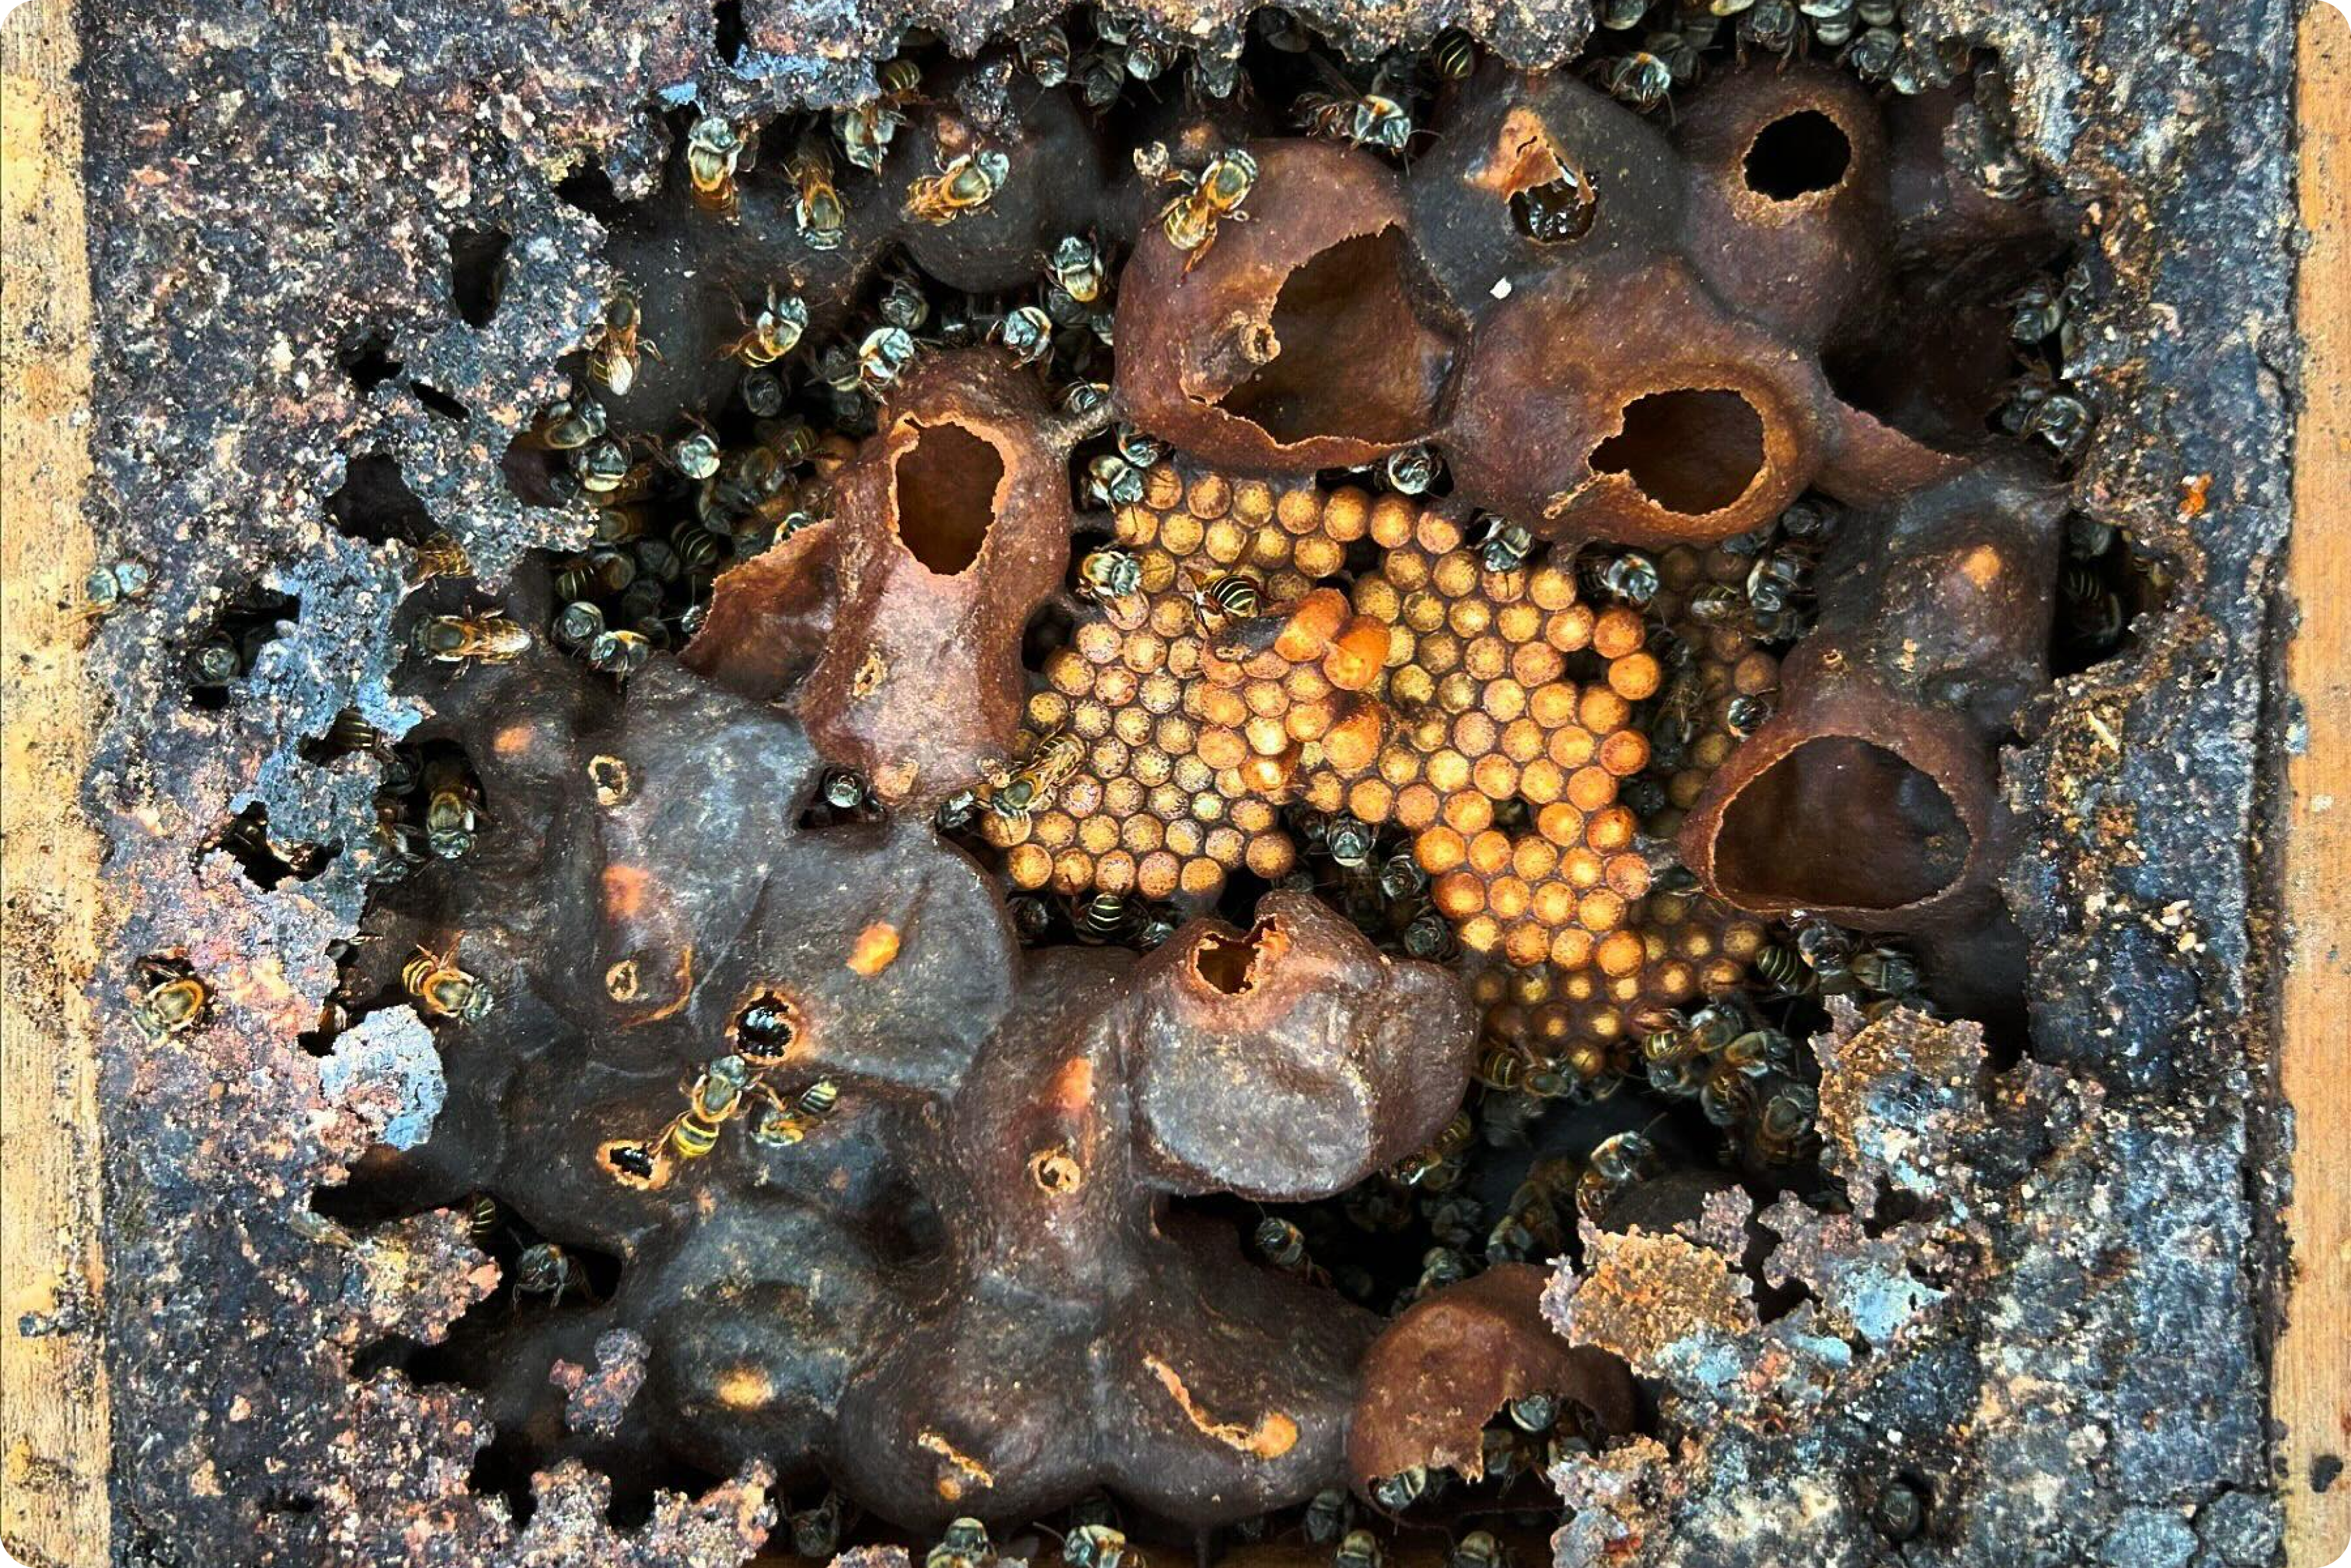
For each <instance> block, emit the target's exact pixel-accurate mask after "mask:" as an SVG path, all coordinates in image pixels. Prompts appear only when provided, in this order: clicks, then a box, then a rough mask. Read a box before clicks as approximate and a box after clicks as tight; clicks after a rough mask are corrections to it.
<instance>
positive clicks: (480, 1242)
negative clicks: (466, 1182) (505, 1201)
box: [465, 1192, 507, 1247]
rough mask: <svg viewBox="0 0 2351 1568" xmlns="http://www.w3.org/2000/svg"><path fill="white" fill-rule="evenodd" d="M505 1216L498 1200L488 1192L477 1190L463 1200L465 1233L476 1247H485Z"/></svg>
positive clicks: (503, 1221)
mask: <svg viewBox="0 0 2351 1568" xmlns="http://www.w3.org/2000/svg"><path fill="white" fill-rule="evenodd" d="M506 1218H507V1217H506V1211H505V1210H503V1209H501V1208H500V1207H498V1200H497V1199H496V1198H495V1197H491V1196H490V1195H489V1194H488V1193H486V1192H477V1193H475V1194H474V1195H473V1196H472V1197H469V1198H467V1199H466V1200H465V1235H466V1237H467V1238H468V1239H470V1240H471V1241H472V1242H473V1243H474V1245H475V1246H476V1247H487V1246H488V1245H489V1243H490V1238H491V1237H493V1236H496V1234H497V1233H498V1227H499V1226H501V1225H504V1224H505V1223H506Z"/></svg>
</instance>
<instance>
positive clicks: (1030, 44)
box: [1017, 22, 1070, 88]
mask: <svg viewBox="0 0 2351 1568" xmlns="http://www.w3.org/2000/svg"><path fill="white" fill-rule="evenodd" d="M1017 47H1019V52H1020V64H1021V66H1022V68H1025V69H1026V70H1027V71H1028V72H1029V75H1030V76H1032V77H1035V78H1037V80H1038V82H1039V84H1040V85H1041V86H1044V87H1049V88H1050V87H1059V86H1061V84H1062V83H1063V82H1065V81H1067V80H1069V79H1070V35H1069V34H1068V33H1066V32H1064V31H1063V30H1062V28H1061V24H1060V23H1058V22H1048V23H1047V24H1045V26H1041V27H1039V28H1038V29H1037V30H1036V31H1034V32H1031V33H1024V34H1022V35H1021V37H1020V38H1019V43H1018V46H1017Z"/></svg>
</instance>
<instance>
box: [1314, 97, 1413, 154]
mask: <svg viewBox="0 0 2351 1568" xmlns="http://www.w3.org/2000/svg"><path fill="white" fill-rule="evenodd" d="M1294 112H1295V113H1296V114H1297V116H1298V119H1299V123H1300V124H1301V125H1302V126H1303V127H1304V128H1305V129H1306V131H1308V133H1309V134H1311V135H1314V136H1321V137H1325V138H1328V139H1329V140H1331V141H1343V142H1345V143H1347V144H1348V145H1349V146H1351V147H1377V148H1382V149H1384V150H1385V151H1387V152H1403V151H1404V150H1405V144H1406V143H1407V142H1409V141H1411V140H1412V116H1411V115H1410V114H1408V113H1407V112H1405V107H1404V105H1402V104H1400V103H1398V102H1397V101H1396V100H1395V99H1392V98H1389V97H1388V96H1387V95H1385V94H1384V93H1379V92H1367V93H1364V94H1363V95H1362V96H1360V97H1353V96H1349V97H1341V96H1338V95H1336V94H1332V93H1319V92H1310V93H1306V94H1304V95H1303V96H1301V98H1300V99H1299V100H1298V103H1297V105H1296V108H1295V110H1294Z"/></svg>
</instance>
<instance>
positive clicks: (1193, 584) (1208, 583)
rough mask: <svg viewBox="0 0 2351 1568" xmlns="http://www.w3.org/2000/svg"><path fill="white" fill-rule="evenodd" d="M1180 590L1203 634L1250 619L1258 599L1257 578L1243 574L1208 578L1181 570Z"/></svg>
mask: <svg viewBox="0 0 2351 1568" xmlns="http://www.w3.org/2000/svg"><path fill="white" fill-rule="evenodd" d="M1182 591H1183V594H1184V597H1185V598H1186V599H1187V600H1189V601H1191V603H1192V613H1193V614H1194V616H1196V618H1197V619H1198V621H1199V622H1200V626H1201V628H1202V630H1204V631H1207V632H1216V631H1217V630H1219V629H1220V628H1222V627H1224V626H1226V625H1227V624H1228V623H1230V622H1235V621H1247V620H1249V619H1250V618H1251V617H1252V616H1254V615H1256V614H1257V612H1258V610H1259V606H1260V603H1261V598H1262V596H1261V594H1260V591H1259V588H1258V581H1257V579H1255V578H1254V577H1251V576H1249V574H1248V573H1247V572H1239V571H1227V572H1218V573H1217V574H1215V575H1213V576H1211V575H1209V574H1207V573H1204V572H1200V571H1197V570H1194V569H1192V568H1190V567H1186V569H1185V572H1184V580H1183V589H1182Z"/></svg>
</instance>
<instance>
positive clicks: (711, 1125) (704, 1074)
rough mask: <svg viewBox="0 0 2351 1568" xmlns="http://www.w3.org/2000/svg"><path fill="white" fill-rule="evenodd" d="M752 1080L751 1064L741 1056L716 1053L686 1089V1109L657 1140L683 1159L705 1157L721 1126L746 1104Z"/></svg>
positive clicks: (715, 1143)
mask: <svg viewBox="0 0 2351 1568" xmlns="http://www.w3.org/2000/svg"><path fill="white" fill-rule="evenodd" d="M751 1083H752V1077H751V1068H750V1064H749V1063H748V1062H746V1061H744V1060H743V1059H742V1058H741V1057H739V1056H734V1055H728V1056H720V1057H714V1058H713V1059H712V1060H711V1062H710V1065H709V1066H707V1067H705V1068H704V1069H703V1070H702V1071H700V1072H698V1073H696V1074H695V1078H694V1082H693V1083H692V1084H691V1085H689V1086H688V1088H687V1089H686V1092H685V1109H684V1110H683V1111H681V1112H679V1113H677V1116H676V1118H675V1119H674V1120H673V1121H672V1122H671V1123H670V1124H669V1125H668V1126H667V1127H664V1129H662V1134H661V1136H660V1137H658V1138H656V1139H655V1140H654V1142H655V1143H656V1144H658V1145H663V1146H664V1147H666V1148H667V1149H668V1150H669V1152H670V1153H671V1154H673V1155H676V1156H677V1157H678V1158H679V1159H682V1160H698V1159H701V1158H702V1157H703V1156H705V1155H707V1154H709V1153H710V1151H711V1150H712V1149H714V1148H716V1147H717V1146H718V1134H719V1131H720V1129H722V1128H723V1127H725V1126H726V1124H727V1123H728V1122H730V1121H732V1120H733V1119H734V1118H735V1117H736V1116H737V1115H738V1114H740V1113H742V1112H743V1110H744V1109H745V1108H746V1106H745V1100H744V1096H745V1092H747V1090H748V1089H749V1088H750V1086H751Z"/></svg>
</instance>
